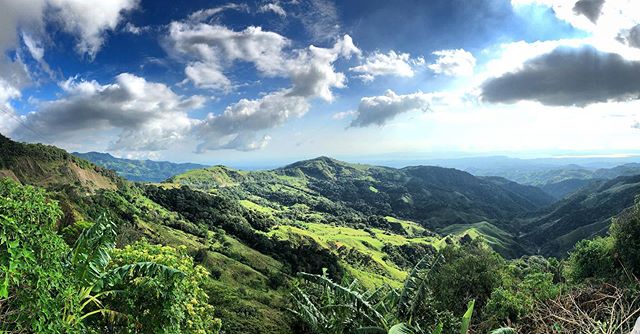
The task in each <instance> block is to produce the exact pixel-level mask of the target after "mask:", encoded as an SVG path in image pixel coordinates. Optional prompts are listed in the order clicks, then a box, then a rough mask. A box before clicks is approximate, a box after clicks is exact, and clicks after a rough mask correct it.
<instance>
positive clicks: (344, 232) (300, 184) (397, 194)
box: [0, 137, 640, 333]
mask: <svg viewBox="0 0 640 334" xmlns="http://www.w3.org/2000/svg"><path fill="white" fill-rule="evenodd" d="M0 153H1V154H0V177H4V178H9V179H12V180H14V181H16V182H19V183H21V184H25V185H34V186H38V187H43V188H45V189H47V191H48V196H49V197H50V198H51V199H53V200H56V201H58V202H59V203H60V205H61V208H62V211H63V218H62V219H61V220H60V222H58V226H57V230H58V232H59V233H60V234H61V235H62V236H63V237H64V238H65V240H68V242H70V243H72V242H73V240H75V238H77V237H78V235H79V233H80V232H81V231H82V230H83V229H84V228H86V226H87V223H86V222H87V221H95V220H96V219H98V218H99V217H100V216H101V215H107V216H108V217H109V218H110V219H112V220H113V221H114V222H115V223H116V224H117V227H118V239H117V244H118V246H119V247H124V246H126V245H130V244H132V243H134V242H135V241H137V240H141V239H146V240H148V241H150V242H152V243H159V244H163V245H169V246H173V247H183V248H184V249H185V250H186V251H187V252H188V253H189V254H190V255H191V256H192V257H193V258H194V259H195V261H196V263H198V264H202V265H203V266H204V267H205V268H207V270H208V271H209V273H210V275H209V278H208V279H207V281H206V282H203V284H204V286H205V287H206V288H205V291H206V293H207V294H208V296H209V303H211V305H212V306H214V307H215V309H216V314H215V316H216V317H219V318H221V319H223V325H222V326H223V328H222V332H224V333H234V332H243V333H291V332H295V329H293V327H291V326H294V325H293V324H292V323H291V317H290V315H289V313H288V312H289V311H287V308H288V307H289V306H288V293H289V292H288V291H289V287H290V285H291V284H292V282H293V281H294V277H295V274H296V273H297V272H309V273H316V274H319V273H322V272H325V273H327V274H328V275H329V276H330V277H333V278H334V279H340V278H342V277H351V278H355V279H357V280H358V282H360V284H362V285H363V286H365V287H367V288H374V287H377V286H380V285H382V284H386V285H388V286H391V287H396V288H399V287H401V286H402V284H403V281H404V280H405V279H406V278H407V275H408V273H409V271H410V270H411V268H412V267H413V266H414V265H416V263H417V262H418V261H420V259H422V258H424V257H425V256H427V255H429V254H435V253H436V252H438V251H441V250H442V249H443V248H445V247H446V246H447V245H450V244H460V243H464V242H468V240H474V239H477V240H482V241H483V242H486V244H488V245H489V246H491V248H493V249H494V250H495V251H497V252H499V253H500V254H502V255H503V256H506V257H511V258H513V257H518V256H520V255H523V254H538V253H539V254H545V255H554V256H560V257H563V256H564V255H565V254H566V252H567V251H568V250H569V249H571V248H572V247H573V245H574V244H575V243H576V242H578V241H580V240H581V239H583V238H590V237H593V236H596V235H602V234H604V233H606V231H607V229H608V226H609V225H610V223H611V217H614V216H616V215H617V214H618V213H620V212H623V211H624V210H625V209H626V208H628V207H630V206H631V205H632V204H633V203H634V199H635V196H636V195H637V194H639V193H640V176H624V177H618V178H615V179H613V180H607V181H604V180H602V181H595V182H593V183H591V184H590V185H589V186H588V187H586V188H584V189H582V190H581V191H579V192H577V193H576V194H574V195H571V196H569V197H567V198H566V199H563V200H561V201H558V202H556V201H555V199H554V198H553V197H552V196H550V195H548V194H546V193H545V192H544V191H543V190H541V189H540V188H537V187H534V186H530V185H521V184H518V183H515V182H513V181H510V180H507V179H505V178H501V177H476V176H473V175H471V174H469V173H467V172H463V171H459V170H456V169H451V168H442V167H431V166H414V167H405V168H400V169H396V168H389V167H378V166H370V165H362V164H351V163H346V162H342V161H338V160H335V159H331V158H327V157H320V158H316V159H311V160H306V161H300V162H296V163H293V164H290V165H288V166H285V167H282V168H277V169H273V170H268V171H241V170H234V169H231V168H228V167H224V166H214V167H208V168H203V169H192V170H189V171H187V172H184V173H182V174H179V175H175V176H173V177H170V178H169V179H167V180H166V181H164V182H160V183H155V184H135V183H131V182H129V181H127V180H125V179H124V178H122V177H121V176H118V175H117V174H116V173H115V172H113V171H111V170H108V169H106V168H103V167H98V166H96V165H94V164H93V163H90V162H88V161H86V160H84V159H81V158H79V157H76V156H74V155H71V154H69V153H67V152H65V151H63V150H60V149H57V148H55V147H52V146H45V145H40V144H21V143H16V142H13V141H11V140H9V139H7V138H5V137H0Z"/></svg>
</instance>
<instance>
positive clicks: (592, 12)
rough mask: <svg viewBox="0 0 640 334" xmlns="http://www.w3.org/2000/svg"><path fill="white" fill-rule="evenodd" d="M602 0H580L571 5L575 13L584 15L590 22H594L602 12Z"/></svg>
mask: <svg viewBox="0 0 640 334" xmlns="http://www.w3.org/2000/svg"><path fill="white" fill-rule="evenodd" d="M603 5H604V0H580V1H578V2H576V4H575V5H574V6H573V11H574V12H575V13H576V14H582V15H584V16H586V17H587V18H588V19H589V20H590V21H591V22H593V23H596V22H597V21H598V18H600V14H601V13H602V6H603Z"/></svg>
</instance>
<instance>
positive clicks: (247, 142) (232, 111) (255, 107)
mask: <svg viewBox="0 0 640 334" xmlns="http://www.w3.org/2000/svg"><path fill="white" fill-rule="evenodd" d="M309 108H310V105H309V103H308V102H307V101H306V99H305V98H303V97H298V96H291V95H290V94H289V92H288V91H279V92H274V93H271V94H268V95H265V96H263V97H261V98H259V99H255V100H249V99H242V100H240V101H238V102H237V103H235V104H232V105H230V106H228V107H227V108H226V109H225V111H224V112H223V113H222V114H220V115H213V114H209V115H208V116H207V118H206V119H205V120H204V121H203V122H202V123H201V124H200V125H199V126H198V128H197V129H196V133H197V136H198V137H199V138H200V139H201V140H202V143H201V144H200V145H199V146H198V151H199V152H204V151H206V150H219V149H235V150H240V151H251V150H257V149H261V148H263V147H264V146H266V145H267V143H268V142H269V140H270V139H271V138H270V137H269V136H268V135H262V136H259V135H258V132H261V131H264V130H267V129H271V128H274V127H276V126H279V125H282V124H283V123H284V122H286V121H287V120H288V119H290V118H294V117H301V116H302V115H304V114H305V113H306V112H307V111H308V110H309Z"/></svg>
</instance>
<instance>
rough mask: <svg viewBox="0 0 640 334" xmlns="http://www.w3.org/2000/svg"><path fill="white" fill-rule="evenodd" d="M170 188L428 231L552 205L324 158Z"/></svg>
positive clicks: (487, 185)
mask: <svg viewBox="0 0 640 334" xmlns="http://www.w3.org/2000/svg"><path fill="white" fill-rule="evenodd" d="M168 182H173V183H179V184H182V185H188V186H191V187H194V188H197V189H203V190H208V191H210V190H218V191H221V190H224V191H227V192H229V191H231V192H243V193H245V194H246V195H252V196H259V197H263V198H265V199H268V200H272V201H275V202H277V203H279V204H287V205H288V204H292V203H309V204H311V205H315V204H314V203H329V202H331V203H332V205H331V206H340V207H345V208H348V209H351V210H355V211H359V212H361V213H364V214H375V215H381V216H396V217H398V218H403V219H410V220H413V221H416V222H418V223H420V224H422V225H424V226H427V227H432V228H437V227H440V226H444V225H449V224H454V223H461V224H465V223H476V222H479V221H484V220H492V221H496V220H499V221H501V220H507V219H509V218H512V217H514V216H517V215H518V214H520V213H522V212H528V211H533V210H537V209H539V208H541V207H544V206H546V205H549V204H551V203H553V201H554V200H553V198H552V197H551V196H549V195H547V194H545V193H544V192H543V191H542V190H540V189H538V188H535V187H530V186H521V185H517V184H516V183H514V182H510V181H508V180H505V179H500V178H486V179H484V178H478V177H475V176H473V175H471V174H469V173H466V172H462V171H459V170H455V169H450V168H441V167H431V166H416V167H406V168H402V169H395V168H390V167H378V166H370V165H362V164H350V163H345V162H341V161H338V160H334V159H331V158H327V157H320V158H317V159H312V160H306V161H301V162H297V163H294V164H291V165H288V166H285V167H282V168H278V169H274V170H271V171H251V172H247V171H237V170H233V169H229V168H226V167H222V166H216V167H212V168H208V169H204V170H194V171H190V172H187V173H185V174H182V175H178V176H175V177H173V178H171V179H170V180H169V181H168ZM315 206H316V207H318V205H315ZM317 209H318V210H320V211H326V210H324V209H323V208H322V207H318V208H317Z"/></svg>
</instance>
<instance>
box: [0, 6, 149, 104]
mask: <svg viewBox="0 0 640 334" xmlns="http://www.w3.org/2000/svg"><path fill="white" fill-rule="evenodd" d="M137 5H138V0H104V1H91V2H88V1H83V0H30V1H23V0H3V1H2V10H0V53H1V54H2V55H0V104H2V105H4V104H6V103H7V102H8V101H9V100H12V99H17V98H20V97H21V90H22V89H23V88H25V87H27V86H28V85H30V84H32V77H31V76H32V73H31V71H30V70H29V68H28V67H27V66H26V65H25V63H24V62H23V60H22V55H23V50H26V51H27V52H28V54H30V55H31V57H33V59H34V60H36V61H37V62H38V63H39V64H40V67H41V68H42V69H43V70H44V71H45V72H46V73H48V74H49V75H52V71H51V69H50V68H49V66H48V65H47V63H46V61H45V59H44V58H45V43H43V42H42V41H43V40H46V39H47V37H46V32H45V25H46V24H49V23H53V24H56V25H58V27H59V28H61V29H62V30H64V31H66V32H69V33H71V34H73V35H74V36H75V37H76V38H77V40H78V42H77V49H78V51H79V52H81V53H86V54H88V55H89V56H90V57H94V56H95V54H96V53H97V52H98V50H99V49H100V47H101V46H102V44H103V42H104V34H105V32H106V31H108V30H113V29H114V28H115V27H116V26H117V25H118V24H119V22H120V21H121V20H122V14H123V13H124V12H126V11H129V10H132V9H134V8H136V7H137ZM8 51H14V52H15V54H16V56H14V57H12V58H10V57H8V56H7V52H8Z"/></svg>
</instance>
